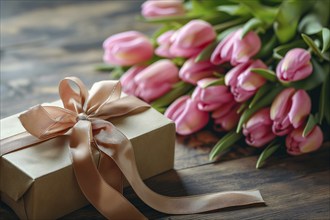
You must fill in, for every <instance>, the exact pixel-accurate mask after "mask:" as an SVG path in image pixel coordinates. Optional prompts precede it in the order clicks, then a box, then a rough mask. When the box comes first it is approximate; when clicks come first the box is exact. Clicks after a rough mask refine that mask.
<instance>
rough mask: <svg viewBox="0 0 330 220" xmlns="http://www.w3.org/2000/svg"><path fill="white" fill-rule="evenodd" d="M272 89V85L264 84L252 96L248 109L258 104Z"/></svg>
mask: <svg viewBox="0 0 330 220" xmlns="http://www.w3.org/2000/svg"><path fill="white" fill-rule="evenodd" d="M272 88H273V86H272V84H269V83H266V84H265V85H263V86H262V87H260V88H259V89H258V91H257V92H256V94H255V95H254V96H253V99H252V101H251V102H250V104H249V108H253V107H254V106H255V104H256V103H258V102H259V100H260V99H261V98H262V97H263V96H264V95H265V94H267V93H268V92H269V91H270V90H271V89H272Z"/></svg>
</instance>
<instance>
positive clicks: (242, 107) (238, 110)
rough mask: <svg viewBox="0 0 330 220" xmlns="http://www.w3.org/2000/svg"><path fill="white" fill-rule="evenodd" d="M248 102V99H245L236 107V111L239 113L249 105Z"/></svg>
mask: <svg viewBox="0 0 330 220" xmlns="http://www.w3.org/2000/svg"><path fill="white" fill-rule="evenodd" d="M249 104H250V102H249V101H246V102H244V103H243V104H241V106H240V107H239V108H238V109H237V111H236V113H237V114H241V113H242V112H243V111H244V110H245V109H246V108H247V107H248V106H249Z"/></svg>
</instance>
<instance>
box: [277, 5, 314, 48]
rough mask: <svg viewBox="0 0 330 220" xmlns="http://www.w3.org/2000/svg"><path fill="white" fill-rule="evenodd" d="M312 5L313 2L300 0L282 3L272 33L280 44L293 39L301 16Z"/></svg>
mask: <svg viewBox="0 0 330 220" xmlns="http://www.w3.org/2000/svg"><path fill="white" fill-rule="evenodd" d="M313 4H314V2H313V1H304V2H302V1H300V0H293V1H283V2H282V4H281V6H280V7H279V11H278V14H277V16H276V21H275V22H274V31H275V34H276V36H277V38H278V40H279V41H280V43H286V42H288V41H290V40H291V39H292V38H294V36H295V35H296V30H297V26H298V22H299V19H300V17H301V15H303V14H304V13H305V12H306V11H307V10H309V9H310V8H312V6H313Z"/></svg>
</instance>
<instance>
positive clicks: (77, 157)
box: [70, 120, 146, 220]
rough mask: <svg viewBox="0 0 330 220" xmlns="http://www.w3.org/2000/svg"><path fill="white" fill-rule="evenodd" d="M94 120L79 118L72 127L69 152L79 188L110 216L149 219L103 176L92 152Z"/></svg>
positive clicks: (112, 217) (91, 201)
mask: <svg viewBox="0 0 330 220" xmlns="http://www.w3.org/2000/svg"><path fill="white" fill-rule="evenodd" d="M91 137H92V130H91V123H90V122H89V121H83V120H81V121H78V122H77V124H76V125H75V126H74V127H73V129H72V134H71V139H70V152H71V155H72V161H73V168H74V171H75V175H76V178H77V181H78V184H79V186H80V189H81V190H82V192H83V193H84V195H85V196H86V198H87V199H88V200H89V202H90V203H91V204H93V206H94V207H95V208H96V209H97V210H98V211H99V212H100V213H101V214H102V215H104V216H105V217H106V218H108V219H137V220H139V219H146V218H145V217H144V216H143V215H142V214H141V213H140V212H139V211H138V210H137V209H136V208H135V207H134V206H133V205H132V204H130V203H129V202H128V201H127V200H126V199H125V198H124V197H123V196H122V195H121V194H120V193H119V192H118V191H116V190H115V189H113V188H112V187H111V186H109V185H108V184H107V183H106V181H105V180H104V179H103V178H102V176H101V175H100V173H99V172H98V170H97V167H96V165H95V163H94V161H93V156H92V153H91V145H90V143H91Z"/></svg>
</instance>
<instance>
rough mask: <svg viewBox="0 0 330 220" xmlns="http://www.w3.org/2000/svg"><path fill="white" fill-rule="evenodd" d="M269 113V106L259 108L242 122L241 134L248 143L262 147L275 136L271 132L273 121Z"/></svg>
mask: <svg viewBox="0 0 330 220" xmlns="http://www.w3.org/2000/svg"><path fill="white" fill-rule="evenodd" d="M269 114H270V109H269V108H264V109H261V110H259V111H258V112H257V113H255V114H254V115H252V117H251V118H250V119H249V120H248V121H247V122H246V123H245V124H243V134H244V136H245V142H246V143H247V144H248V145H251V146H253V147H262V146H264V145H265V144H267V143H269V142H270V141H271V140H273V139H274V138H275V137H276V135H275V134H273V132H272V124H273V122H272V120H271V119H270V117H269Z"/></svg>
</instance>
